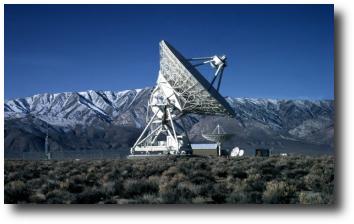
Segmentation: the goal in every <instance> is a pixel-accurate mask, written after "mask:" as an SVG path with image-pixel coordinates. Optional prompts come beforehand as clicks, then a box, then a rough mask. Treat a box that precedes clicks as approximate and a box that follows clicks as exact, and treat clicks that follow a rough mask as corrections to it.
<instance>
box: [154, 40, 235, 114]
mask: <svg viewBox="0 0 354 224" xmlns="http://www.w3.org/2000/svg"><path fill="white" fill-rule="evenodd" d="M160 57H161V59H160V74H161V75H162V76H163V77H164V78H165V79H166V81H167V82H168V83H169V85H170V86H171V87H172V88H173V90H174V92H175V93H176V94H177V95H178V96H179V101H180V102H181V110H182V111H183V112H184V113H195V114H210V115H218V114H219V115H229V116H235V112H234V110H233V109H232V108H231V107H230V105H229V104H228V103H227V102H226V100H225V98H224V97H222V96H221V95H220V94H219V92H218V91H217V90H216V89H215V88H214V87H213V86H212V84H213V82H214V81H215V79H214V80H213V81H212V82H211V83H209V82H208V81H207V80H206V79H205V78H204V76H203V75H201V74H200V72H199V71H198V70H197V69H196V68H195V66H193V65H192V64H191V63H190V62H189V61H188V60H187V59H185V58H184V57H183V56H182V55H181V54H180V53H179V52H178V51H177V50H176V49H174V48H173V47H172V46H171V45H170V44H169V43H167V42H166V41H161V42H160ZM213 58H214V60H215V61H216V62H215V63H211V65H212V66H213V67H214V68H215V66H217V65H218V64H220V60H221V58H223V59H226V56H222V57H218V56H213V57H205V58H195V59H191V60H203V59H205V60H207V61H206V62H214V61H213ZM208 59H209V60H208ZM210 59H211V60H210ZM203 64H205V62H204V63H203ZM220 68H221V67H220ZM219 70H220V69H219ZM215 77H216V76H215ZM221 77H222V74H221V76H220V78H221ZM218 86H220V82H219V84H218Z"/></svg>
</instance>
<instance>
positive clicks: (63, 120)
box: [4, 88, 335, 157]
mask: <svg viewBox="0 0 354 224" xmlns="http://www.w3.org/2000/svg"><path fill="white" fill-rule="evenodd" d="M151 91H152V88H144V89H135V90H125V91H93V90H89V91H83V92H64V93H55V94H51V93H44V94H37V95H34V96H31V97H26V98H19V99H13V100H7V101H5V105H4V112H5V113H4V115H5V157H6V155H15V154H16V153H17V154H16V155H18V153H21V152H39V153H40V152H43V151H44V139H45V136H46V132H47V130H48V135H49V141H50V150H51V151H52V152H62V151H70V152H77V151H90V150H102V151H107V150H110V151H115V152H118V153H119V154H121V155H126V154H127V153H128V152H129V147H130V146H132V144H133V143H134V141H135V140H136V138H137V137H138V136H139V134H140V132H141V131H142V129H143V128H144V126H145V124H146V120H145V119H146V111H147V101H148V99H149V97H150V93H151ZM226 100H227V101H228V102H229V104H230V105H231V107H232V108H233V109H234V110H235V113H236V117H234V118H229V117H222V116H201V115H193V114H192V115H188V116H186V117H185V123H186V126H187V129H188V133H189V138H190V139H191V141H192V142H193V143H204V142H206V140H204V139H203V138H202V136H201V133H204V132H211V131H212V130H213V129H214V128H215V126H216V125H217V124H220V125H221V126H222V127H223V129H224V130H225V131H226V132H228V133H232V134H233V137H232V138H231V139H230V140H229V141H228V142H226V143H225V144H224V145H223V147H225V148H232V147H234V146H239V147H241V148H243V149H245V150H246V153H248V154H252V153H253V150H254V149H255V148H269V149H272V150H273V151H274V152H286V153H301V154H332V153H334V116H335V107H334V101H333V100H274V99H253V98H231V97H227V98H226ZM14 153H15V154H14Z"/></svg>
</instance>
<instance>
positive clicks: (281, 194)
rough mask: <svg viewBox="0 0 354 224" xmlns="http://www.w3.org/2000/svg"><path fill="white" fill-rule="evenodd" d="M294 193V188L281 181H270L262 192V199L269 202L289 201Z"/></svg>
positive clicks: (281, 202) (285, 202)
mask: <svg viewBox="0 0 354 224" xmlns="http://www.w3.org/2000/svg"><path fill="white" fill-rule="evenodd" d="M294 194H295V188H294V187H293V186H290V185H288V184H287V183H286V182H283V181H280V182H278V181H270V182H268V183H267V185H266V190H265V191H264V192H263V201H264V202H266V203H271V204H287V203H290V202H291V200H292V198H293V197H294Z"/></svg>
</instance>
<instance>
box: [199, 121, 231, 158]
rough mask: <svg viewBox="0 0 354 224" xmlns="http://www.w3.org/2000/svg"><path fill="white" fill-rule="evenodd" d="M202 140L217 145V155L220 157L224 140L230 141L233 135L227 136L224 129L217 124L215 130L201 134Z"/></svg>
mask: <svg viewBox="0 0 354 224" xmlns="http://www.w3.org/2000/svg"><path fill="white" fill-rule="evenodd" d="M202 136H203V138H205V139H206V140H208V141H211V142H215V143H217V145H218V153H219V156H220V155H221V144H222V143H223V142H225V141H226V140H228V139H230V138H231V137H232V136H233V134H228V133H226V132H225V131H224V129H223V128H222V127H221V126H220V125H219V124H218V125H216V128H215V129H214V130H213V131H212V132H211V133H209V134H206V133H202Z"/></svg>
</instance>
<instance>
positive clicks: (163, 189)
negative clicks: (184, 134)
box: [5, 156, 335, 204]
mask: <svg viewBox="0 0 354 224" xmlns="http://www.w3.org/2000/svg"><path fill="white" fill-rule="evenodd" d="M334 165H335V160H334V158H333V157H332V156H323V157H302V156H301V157H269V158H257V157H243V158H230V159H228V158H217V157H214V158H208V157H175V156H169V157H159V158H145V159H136V160H128V159H121V160H87V161H10V160H5V203H49V204H62V203H65V204H70V203H79V204H81V203H84V204H91V203H107V204H116V203H117V204H126V203H147V204H155V203H156V204H158V203H167V204H173V203H231V204H233V203H236V204H240V203H244V204H255V203H257V204H258V203H273V204H274V203H276V204H289V203H290V204H293V203H294V204H333V203H334V200H335V198H334Z"/></svg>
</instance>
